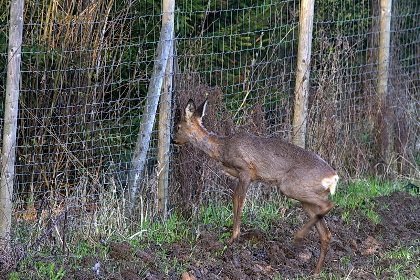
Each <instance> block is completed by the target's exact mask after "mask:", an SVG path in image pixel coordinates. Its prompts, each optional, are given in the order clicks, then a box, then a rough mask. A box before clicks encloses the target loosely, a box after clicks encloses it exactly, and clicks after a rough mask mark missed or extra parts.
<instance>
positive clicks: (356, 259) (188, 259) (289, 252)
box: [64, 192, 420, 280]
mask: <svg viewBox="0 0 420 280" xmlns="http://www.w3.org/2000/svg"><path fill="white" fill-rule="evenodd" d="M375 202H376V205H377V206H378V207H377V209H375V210H376V211H377V212H378V213H379V214H380V218H381V222H380V223H379V224H377V225H374V224H373V223H372V222H371V221H369V220H368V219H367V218H365V217H364V216H363V215H362V214H361V213H357V211H356V212H355V213H354V214H353V217H352V218H351V221H350V222H347V223H346V222H344V221H343V220H342V219H341V215H340V209H339V208H338V207H337V208H336V209H335V210H333V212H332V213H331V214H330V215H329V216H328V218H327V221H328V224H329V227H330V229H331V231H332V233H333V240H332V242H331V248H330V251H329V253H328V255H327V259H326V262H325V266H324V273H326V274H329V275H333V276H334V279H340V278H343V279H344V278H346V277H348V278H347V279H378V278H377V276H376V275H375V271H377V270H378V269H382V271H385V272H383V273H382V274H381V279H392V278H394V277H395V275H393V271H392V270H389V269H388V268H389V267H391V266H392V265H395V264H398V262H399V260H398V259H392V258H386V257H384V256H386V254H387V252H390V251H393V250H398V248H407V247H413V246H414V247H416V246H417V248H418V246H419V240H420V198H419V196H416V197H414V196H411V195H410V194H408V193H405V192H396V193H393V194H391V195H389V196H386V197H380V198H377V199H376V200H375ZM288 212H289V213H286V214H285V217H287V218H285V219H281V220H279V222H278V223H277V224H273V225H272V227H271V228H270V230H269V231H266V232H263V231H261V230H259V229H255V228H249V227H247V225H246V224H245V225H244V226H243V234H242V236H241V238H240V240H239V241H238V242H236V243H235V244H233V245H231V246H225V244H224V243H222V242H221V241H220V234H221V233H220V229H214V228H213V229H212V228H208V227H207V228H206V226H203V230H202V232H201V233H200V234H199V235H198V238H197V241H196V242H193V244H191V242H188V241H185V242H177V243H175V244H171V245H162V246H157V245H150V246H148V247H146V246H145V249H141V250H140V249H136V248H134V247H133V246H131V245H130V244H128V243H126V242H115V243H110V244H109V254H108V258H107V259H106V260H104V259H101V258H100V257H98V256H91V257H87V258H83V259H82V260H80V262H79V263H78V265H77V266H76V267H77V268H76V267H75V266H74V265H72V266H71V267H69V268H65V269H66V276H65V278H64V279H80V280H82V279H83V280H84V279H125V280H133V279H185V280H188V279H216V280H217V279H295V278H297V277H308V276H309V275H311V272H312V269H313V268H314V266H315V262H316V260H317V257H318V254H319V245H318V242H319V241H318V235H317V233H316V232H314V231H313V232H311V233H310V234H309V236H308V237H307V238H306V240H305V242H304V243H303V244H302V245H301V246H296V245H295V244H294V243H293V234H294V232H295V231H296V230H297V229H298V228H299V227H300V226H301V225H302V223H303V221H306V219H307V218H306V216H305V214H304V213H303V211H301V210H300V208H299V207H293V208H292V209H289V210H288ZM217 230H219V232H217ZM226 230H228V229H226ZM415 254H416V255H415V256H414V258H413V259H414V260H416V259H417V260H418V259H420V256H419V250H415ZM73 264H74V263H73ZM95 264H96V265H98V264H100V268H99V269H98V270H95V269H93V267H95ZM417 265H418V264H417ZM411 266H412V267H411ZM387 269H388V270H387ZM415 270H416V261H413V262H412V265H411V264H410V265H409V267H406V269H405V271H407V272H406V277H407V278H406V279H418V278H416V277H418V275H415V273H416V272H415ZM95 271H96V273H95ZM410 271H411V272H410ZM403 279H404V278H403Z"/></svg>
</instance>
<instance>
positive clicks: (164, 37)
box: [127, 0, 175, 211]
mask: <svg viewBox="0 0 420 280" xmlns="http://www.w3.org/2000/svg"><path fill="white" fill-rule="evenodd" d="M162 10H163V15H162V30H161V33H160V39H159V43H158V46H157V49H156V61H155V63H154V67H153V74H152V77H151V78H150V83H149V88H148V91H147V96H146V104H145V109H144V111H143V116H142V119H141V122H140V129H139V134H138V136H137V142H136V148H135V150H134V154H133V156H132V160H131V170H130V174H129V183H128V190H127V191H128V199H129V208H130V211H131V210H133V209H134V207H135V206H136V203H135V201H136V197H137V193H138V192H139V188H140V179H141V176H142V175H143V171H144V166H145V164H146V158H147V152H148V151H149V144H150V139H151V134H152V131H153V125H154V123H155V118H156V112H157V107H158V102H159V97H160V94H161V90H162V85H163V80H164V77H165V72H166V66H167V62H168V58H169V52H170V49H171V48H172V44H173V34H174V12H175V0H164V1H163V6H162Z"/></svg>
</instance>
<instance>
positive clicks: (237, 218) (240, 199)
mask: <svg viewBox="0 0 420 280" xmlns="http://www.w3.org/2000/svg"><path fill="white" fill-rule="evenodd" d="M238 178H239V183H238V185H237V186H236V188H235V190H234V191H233V231H232V237H231V238H230V240H229V243H232V242H233V241H235V239H237V238H238V237H239V234H240V232H241V229H240V227H241V217H242V210H243V208H244V203H245V197H246V191H247V190H248V186H249V184H250V183H251V177H250V176H249V174H248V173H246V172H241V173H239V176H238Z"/></svg>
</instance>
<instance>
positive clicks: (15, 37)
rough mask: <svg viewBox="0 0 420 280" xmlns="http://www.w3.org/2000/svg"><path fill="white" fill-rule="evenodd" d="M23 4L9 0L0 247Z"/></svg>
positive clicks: (9, 185) (7, 208) (10, 174)
mask: <svg viewBox="0 0 420 280" xmlns="http://www.w3.org/2000/svg"><path fill="white" fill-rule="evenodd" d="M23 7H24V0H12V1H11V4H10V27H9V47H8V51H7V55H8V60H7V62H8V64H7V78H6V98H5V105H4V108H5V110H4V127H3V147H2V150H1V166H0V171H1V172H0V173H1V178H0V248H1V247H8V246H9V241H10V230H11V225H12V197H13V181H14V176H15V158H16V157H15V147H16V131H17V117H18V105H19V90H20V77H21V73H20V64H21V46H22V32H23Z"/></svg>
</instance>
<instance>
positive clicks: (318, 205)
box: [295, 199, 334, 243]
mask: <svg viewBox="0 0 420 280" xmlns="http://www.w3.org/2000/svg"><path fill="white" fill-rule="evenodd" d="M300 201H301V202H302V206H303V207H304V210H305V211H306V212H307V213H308V215H309V217H310V219H309V221H308V222H307V223H306V224H304V225H303V227H302V228H301V229H300V230H298V231H297V232H296V234H295V242H296V243H299V242H301V241H302V240H303V238H304V237H305V236H306V235H307V234H308V232H309V230H311V228H312V227H313V226H314V225H315V224H317V223H318V222H319V221H320V220H321V219H323V217H324V216H325V215H326V214H327V213H328V212H330V210H331V209H332V208H333V207H334V203H332V202H331V201H329V200H328V199H326V200H320V199H315V200H314V201H313V202H307V201H305V200H300ZM308 201H312V199H311V200H308ZM307 205H308V206H307ZM305 207H306V209H305ZM308 207H310V212H308V210H307V209H309V208H308Z"/></svg>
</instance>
